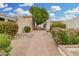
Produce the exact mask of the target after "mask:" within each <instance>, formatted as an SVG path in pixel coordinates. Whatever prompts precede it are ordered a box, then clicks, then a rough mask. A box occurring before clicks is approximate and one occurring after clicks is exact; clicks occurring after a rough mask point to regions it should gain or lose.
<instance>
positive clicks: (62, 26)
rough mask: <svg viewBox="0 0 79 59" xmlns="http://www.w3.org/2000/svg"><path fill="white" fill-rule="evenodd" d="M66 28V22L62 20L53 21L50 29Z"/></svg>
mask: <svg viewBox="0 0 79 59" xmlns="http://www.w3.org/2000/svg"><path fill="white" fill-rule="evenodd" d="M58 27H59V28H66V24H64V23H62V22H52V24H51V25H50V30H51V29H52V28H58Z"/></svg>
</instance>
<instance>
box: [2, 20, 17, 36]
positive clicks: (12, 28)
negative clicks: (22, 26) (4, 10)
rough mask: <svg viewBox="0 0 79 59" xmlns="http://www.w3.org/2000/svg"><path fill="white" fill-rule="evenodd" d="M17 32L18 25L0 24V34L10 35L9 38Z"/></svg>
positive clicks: (11, 23) (12, 23)
mask: <svg viewBox="0 0 79 59" xmlns="http://www.w3.org/2000/svg"><path fill="white" fill-rule="evenodd" d="M17 31H18V25H17V24H16V23H15V22H10V21H7V22H4V21H1V22H0V33H6V34H8V35H11V37H14V36H15V34H16V33H17Z"/></svg>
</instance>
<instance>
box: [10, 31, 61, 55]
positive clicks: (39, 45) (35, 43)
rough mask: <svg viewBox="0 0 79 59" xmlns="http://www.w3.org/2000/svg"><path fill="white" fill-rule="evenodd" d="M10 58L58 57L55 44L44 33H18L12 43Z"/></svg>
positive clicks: (48, 34)
mask: <svg viewBox="0 0 79 59" xmlns="http://www.w3.org/2000/svg"><path fill="white" fill-rule="evenodd" d="M11 46H12V47H13V48H12V51H11V53H10V55H11V56H59V55H60V53H59V51H58V49H57V44H56V43H55V41H54V39H52V37H51V36H50V33H47V32H45V31H33V32H31V33H20V34H17V35H16V36H15V38H14V39H13V41H12V44H11Z"/></svg>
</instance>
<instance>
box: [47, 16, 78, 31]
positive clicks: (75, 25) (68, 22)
mask: <svg viewBox="0 0 79 59" xmlns="http://www.w3.org/2000/svg"><path fill="white" fill-rule="evenodd" d="M52 22H62V23H64V24H66V28H79V17H76V18H74V19H70V20H65V21H48V22H47V25H46V30H49V29H50V25H51V23H52Z"/></svg>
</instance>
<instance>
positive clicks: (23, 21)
mask: <svg viewBox="0 0 79 59" xmlns="http://www.w3.org/2000/svg"><path fill="white" fill-rule="evenodd" d="M16 23H17V24H18V26H19V30H18V33H23V30H24V27H25V26H29V27H30V28H31V30H32V27H33V26H32V17H31V16H18V17H17V22H16Z"/></svg>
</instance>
